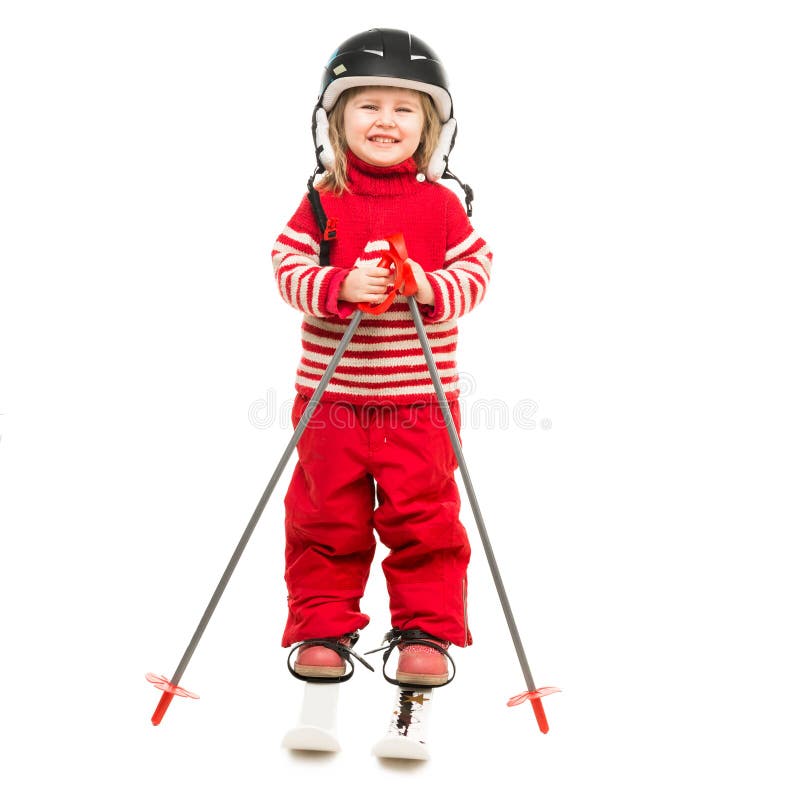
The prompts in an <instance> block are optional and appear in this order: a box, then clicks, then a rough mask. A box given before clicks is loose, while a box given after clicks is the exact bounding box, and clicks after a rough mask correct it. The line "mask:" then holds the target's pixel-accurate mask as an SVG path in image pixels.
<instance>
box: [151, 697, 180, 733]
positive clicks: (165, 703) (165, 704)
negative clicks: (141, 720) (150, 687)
mask: <svg viewBox="0 0 800 800" xmlns="http://www.w3.org/2000/svg"><path fill="white" fill-rule="evenodd" d="M173 697H175V693H174V692H164V693H163V694H162V695H161V699H160V700H159V701H158V705H157V706H156V710H155V712H154V713H153V716H152V717H151V719H150V721H151V722H152V723H153V725H158V724H159V723H160V722H161V720H162V719H164V714H166V713H167V709H168V708H169V704H170V703H171V702H172V698H173Z"/></svg>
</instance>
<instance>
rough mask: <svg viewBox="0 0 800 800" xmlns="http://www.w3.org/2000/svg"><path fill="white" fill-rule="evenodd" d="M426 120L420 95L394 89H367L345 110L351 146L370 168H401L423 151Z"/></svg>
mask: <svg viewBox="0 0 800 800" xmlns="http://www.w3.org/2000/svg"><path fill="white" fill-rule="evenodd" d="M424 120H425V117H424V114H423V111H422V104H421V103H420V100H419V95H418V94H417V93H416V92H414V91H411V90H410V89H399V88H396V87H394V86H370V87H367V88H366V89H364V90H363V91H360V92H358V93H356V94H355V95H353V96H352V97H350V98H349V99H348V101H347V104H346V105H345V107H344V133H345V139H346V140H347V146H348V147H349V148H350V149H351V150H352V151H353V154H354V155H356V156H358V158H360V159H361V160H362V161H366V162H367V163H368V164H373V165H374V166H378V167H390V166H392V165H394V164H399V163H401V162H402V161H405V160H406V159H407V158H409V157H410V156H413V155H414V153H415V151H416V149H417V147H419V142H420V138H421V136H422V128H423V125H424Z"/></svg>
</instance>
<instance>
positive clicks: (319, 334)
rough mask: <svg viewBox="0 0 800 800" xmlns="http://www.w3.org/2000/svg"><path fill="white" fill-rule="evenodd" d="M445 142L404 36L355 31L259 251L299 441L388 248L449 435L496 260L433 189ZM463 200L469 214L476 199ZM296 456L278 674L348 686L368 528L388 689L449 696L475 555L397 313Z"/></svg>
mask: <svg viewBox="0 0 800 800" xmlns="http://www.w3.org/2000/svg"><path fill="white" fill-rule="evenodd" d="M455 132H456V121H455V119H454V118H453V112H452V101H451V98H450V93H449V91H448V88H447V79H446V77H445V73H444V71H443V69H442V67H441V65H440V63H439V61H438V59H437V57H436V55H435V54H434V53H433V51H432V50H431V49H430V48H429V47H428V46H427V45H426V44H425V43H424V42H422V41H420V40H419V39H418V38H416V37H415V36H412V35H410V34H408V33H407V32H405V31H399V30H393V29H373V30H370V31H366V32H364V33H360V34H357V35H356V36H353V37H351V38H350V39H348V40H347V41H346V42H344V43H343V44H342V45H341V46H340V47H339V48H338V49H337V51H336V53H335V54H334V55H333V57H332V58H331V59H330V61H329V62H328V64H327V66H326V68H325V72H324V75H323V80H322V87H321V91H320V94H319V98H318V101H317V106H316V108H315V109H314V116H313V124H312V133H313V136H314V144H315V147H316V152H317V170H316V172H315V173H314V175H312V177H311V179H310V180H309V182H308V185H309V193H308V195H307V196H306V197H304V198H303V200H302V202H301V203H300V206H299V208H298V209H297V211H296V212H295V214H294V215H293V216H292V218H291V219H290V220H289V223H288V224H287V226H286V227H285V228H284V230H283V232H282V233H281V234H280V236H279V237H278V240H277V242H276V243H275V246H274V249H273V251H272V259H273V265H274V269H275V278H276V280H277V283H278V288H279V291H280V294H281V296H282V297H283V299H284V300H285V301H286V302H288V303H290V304H291V305H292V306H294V307H295V308H297V309H299V310H300V311H302V312H303V313H304V318H303V323H302V357H301V359H300V364H299V367H298V369H297V375H296V383H295V387H296V390H297V396H296V399H295V402H294V408H293V423H294V425H295V426H296V425H297V422H298V420H299V419H300V416H301V415H302V413H303V410H304V409H305V407H306V404H307V403H308V399H309V398H310V396H311V394H312V392H313V390H314V388H315V387H316V385H317V384H318V382H319V379H320V377H321V376H322V374H323V372H324V370H325V368H326V366H327V364H328V362H329V361H330V358H331V356H332V354H333V352H334V351H335V349H336V346H337V344H338V342H339V340H340V339H341V337H342V334H343V333H344V331H345V329H346V328H347V326H348V317H350V316H351V315H352V313H353V311H354V310H355V308H356V304H358V303H365V302H366V303H371V304H374V303H380V302H382V301H384V300H386V299H387V297H388V293H389V291H390V289H391V285H392V284H391V282H392V277H391V273H390V272H389V270H387V269H382V268H380V267H379V266H378V265H379V263H380V260H381V253H382V251H385V250H387V249H388V244H387V242H386V241H385V237H387V236H389V235H392V234H395V233H402V234H403V236H404V238H405V242H406V245H407V248H408V253H409V255H410V256H411V258H409V260H408V261H409V264H410V266H411V268H412V270H413V273H414V276H415V278H416V281H417V286H418V291H417V293H416V300H417V302H418V303H419V308H420V311H421V313H422V316H423V319H424V320H425V324H426V331H427V334H428V337H429V339H430V343H431V346H432V349H433V352H434V354H435V357H436V361H437V366H438V369H439V374H440V376H441V379H442V383H443V385H444V387H445V392H446V396H447V400H448V402H449V404H450V408H451V412H452V414H453V418H454V420H455V422H456V425H459V408H458V401H457V395H458V387H457V383H458V374H457V372H456V361H455V353H456V342H457V337H458V328H457V324H456V320H457V319H458V317H460V316H461V315H463V314H465V313H467V312H468V311H471V310H472V309H473V308H475V306H476V305H477V304H478V303H479V302H480V301H481V300H482V299H483V296H484V293H485V291H486V287H487V284H488V282H489V270H490V266H491V259H492V254H491V252H490V251H489V248H488V247H487V245H486V243H485V242H484V240H483V239H481V238H480V237H479V236H478V234H477V233H475V231H474V230H473V228H472V226H471V224H470V222H469V219H468V216H467V214H466V213H465V212H464V210H463V208H462V206H461V203H460V202H459V200H458V198H457V197H456V195H455V194H454V193H453V192H451V191H450V190H449V189H446V188H445V187H443V186H442V185H441V184H440V183H438V180H439V179H440V178H441V177H450V178H455V176H454V175H452V173H450V172H449V171H448V170H447V158H448V155H449V153H450V150H451V149H452V146H453V141H454V139H455ZM320 173H322V178H321V180H320V181H319V182H318V183H317V184H316V186H315V185H314V179H315V177H316V176H317V175H318V174H320ZM455 179H456V180H458V179H457V178H455ZM459 183H460V181H459ZM462 186H463V188H464V189H465V191H466V198H467V208H468V210H470V211H471V208H470V202H471V199H472V193H471V190H470V189H469V187H468V186H464V185H463V184H462ZM297 450H298V455H299V460H298V463H297V466H296V468H295V470H294V474H293V476H292V479H291V483H290V486H289V489H288V491H287V494H286V499H285V505H286V573H285V577H286V584H287V587H288V591H289V597H288V606H289V615H288V620H287V624H286V628H285V631H284V634H283V642H282V644H283V646H284V647H288V646H290V645H295V646H294V649H293V650H292V651H291V652H294V650H297V651H298V653H297V658H296V660H295V662H294V666H293V667H292V666H290V671H292V673H293V674H294V675H296V676H297V677H301V678H304V679H315V678H328V679H346V678H347V677H349V674H347V675H346V674H345V664H344V661H343V657H344V658H346V659H347V660H348V661H349V656H350V654H351V652H352V651H351V650H350V648H351V647H352V645H353V644H354V643H355V641H356V639H357V638H358V633H357V632H358V630H359V629H361V628H363V627H364V626H365V625H366V624H367V623H368V622H369V617H368V616H367V615H366V614H363V613H362V612H361V609H360V607H359V601H360V599H361V597H362V595H363V593H364V588H365V584H366V580H367V577H368V575H369V570H370V564H371V561H372V557H373V554H374V552H375V538H374V534H373V529H374V530H376V531H377V532H378V535H379V536H380V538H381V541H382V542H383V543H384V544H385V545H386V547H387V548H388V549H389V555H388V556H387V557H386V559H385V560H384V561H383V565H382V566H383V571H384V574H385V577H386V581H387V588H388V591H389V597H390V611H391V619H392V626H393V628H392V631H390V633H389V634H388V635H387V641H389V648H390V650H389V651H390V652H391V648H393V647H395V646H397V647H398V648H399V651H400V658H399V660H398V666H397V674H396V679H397V681H399V682H402V683H410V684H424V685H433V686H440V685H443V684H444V683H447V682H448V680H449V679H452V678H448V664H447V660H446V657H447V658H450V656H449V654H448V653H447V648H448V646H449V644H450V643H453V644H455V645H458V646H461V647H466V646H467V645H469V644H471V643H472V637H471V635H470V632H469V628H468V624H467V576H466V570H467V564H468V561H469V556H470V546H469V542H468V540H467V535H466V531H465V530H464V527H463V525H462V524H461V523H460V521H459V519H458V513H459V507H460V501H459V495H458V489H457V486H456V482H455V478H454V472H455V469H456V466H457V464H456V460H455V457H454V455H453V452H452V446H451V444H450V441H449V437H448V433H447V429H446V427H445V424H444V419H443V416H442V413H441V410H440V408H439V406H438V403H437V399H436V395H435V393H434V387H433V384H432V382H431V379H430V375H429V372H428V369H427V366H426V364H425V360H424V356H423V352H422V348H421V346H420V343H419V339H418V338H417V335H416V331H415V328H414V324H413V320H412V317H411V313H410V310H409V308H408V304H407V301H406V300H405V299H403V298H400V299H398V300H396V301H395V302H394V303H393V304H392V305H391V306H390V307H389V308H388V310H386V311H385V312H384V313H382V314H380V315H375V316H365V317H364V319H363V320H362V321H361V323H360V325H359V327H358V329H357V331H356V334H355V336H354V337H353V339H352V340H351V342H350V344H349V345H348V348H347V350H346V351H345V354H344V356H343V358H342V360H341V362H340V363H339V365H338V367H337V369H336V371H335V372H334V374H333V377H332V379H331V381H330V383H329V385H328V387H327V389H326V391H325V393H324V394H323V395H322V398H321V402H320V404H319V405H318V406H317V408H316V410H315V411H314V415H313V416H312V418H311V420H310V423H309V425H308V427H307V428H306V430H305V432H304V433H303V435H302V437H301V438H300V441H299V443H298V446H297ZM376 500H377V505H376ZM291 652H290V657H291ZM451 661H452V659H451ZM350 674H352V673H350ZM387 677H388V676H387ZM389 680H391V679H389ZM393 682H394V681H393Z"/></svg>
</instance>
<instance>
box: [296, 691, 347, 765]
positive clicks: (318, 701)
mask: <svg viewBox="0 0 800 800" xmlns="http://www.w3.org/2000/svg"><path fill="white" fill-rule="evenodd" d="M338 705H339V684H338V683H314V682H313V681H306V683H305V690H304V692H303V705H302V707H301V709H300V719H299V720H298V723H297V725H296V726H295V727H294V728H291V729H290V730H289V731H287V733H286V735H285V736H284V737H283V741H282V742H281V744H282V745H283V747H286V748H287V749H289V750H323V751H328V752H331V753H335V752H338V751H339V750H340V749H341V748H340V746H339V737H338V736H337V733H336V711H337V706H338Z"/></svg>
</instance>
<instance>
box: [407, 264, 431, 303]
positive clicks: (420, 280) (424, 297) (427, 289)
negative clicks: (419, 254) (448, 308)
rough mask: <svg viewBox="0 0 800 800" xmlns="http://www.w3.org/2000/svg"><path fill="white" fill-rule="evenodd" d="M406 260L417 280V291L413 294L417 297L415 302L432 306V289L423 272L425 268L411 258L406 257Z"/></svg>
mask: <svg viewBox="0 0 800 800" xmlns="http://www.w3.org/2000/svg"><path fill="white" fill-rule="evenodd" d="M406 261H407V262H408V265H409V266H410V267H411V271H412V272H413V273H414V279H415V280H416V282H417V293H416V295H414V296H415V297H416V298H417V302H418V303H423V304H427V305H431V306H432V305H433V302H434V296H433V289H432V288H431V282H430V281H429V280H428V276H427V275H426V274H425V270H424V269H423V268H422V267H421V266H420V265H419V264H417V262H416V261H414V260H413V259H411V258H407V259H406Z"/></svg>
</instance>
